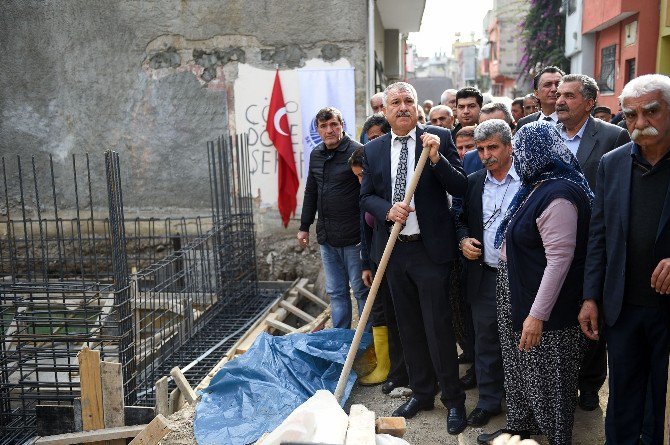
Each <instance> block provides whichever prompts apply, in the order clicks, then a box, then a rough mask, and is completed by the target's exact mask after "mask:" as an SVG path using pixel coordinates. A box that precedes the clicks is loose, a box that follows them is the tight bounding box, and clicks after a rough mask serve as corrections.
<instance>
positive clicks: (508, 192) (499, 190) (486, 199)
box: [482, 163, 521, 267]
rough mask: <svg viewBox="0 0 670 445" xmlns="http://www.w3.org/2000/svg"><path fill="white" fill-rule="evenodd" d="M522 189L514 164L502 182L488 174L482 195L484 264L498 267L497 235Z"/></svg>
mask: <svg viewBox="0 0 670 445" xmlns="http://www.w3.org/2000/svg"><path fill="white" fill-rule="evenodd" d="M519 187H521V180H520V179H519V175H518V174H517V173H516V170H515V169H514V163H512V166H511V167H510V169H509V171H508V172H507V176H505V179H503V180H502V181H498V180H497V179H496V178H494V177H493V175H491V172H489V171H487V172H486V179H484V191H483V193H482V224H483V225H484V262H485V263H486V264H488V265H489V266H491V267H498V259H499V258H500V251H499V250H498V249H496V248H495V247H494V243H495V240H496V233H497V232H498V227H499V226H500V223H501V222H502V219H503V217H504V216H505V212H507V208H508V207H509V205H510V203H511V202H512V198H514V195H516V192H517V191H518V190H519Z"/></svg>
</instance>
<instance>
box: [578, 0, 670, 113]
mask: <svg viewBox="0 0 670 445" xmlns="http://www.w3.org/2000/svg"><path fill="white" fill-rule="evenodd" d="M659 11H660V1H659V0H584V10H583V16H582V32H583V33H584V34H589V33H594V34H595V61H594V75H595V76H594V77H595V79H596V80H597V81H598V85H599V87H600V91H601V94H600V99H599V100H598V103H599V104H601V105H606V106H608V107H610V108H612V111H614V112H616V111H617V110H618V109H619V103H618V97H619V95H620V94H621V90H622V89H623V87H624V85H625V84H626V83H627V82H628V81H630V80H631V79H634V78H635V77H637V76H640V75H643V74H651V73H654V72H656V56H657V47H658V37H659Z"/></svg>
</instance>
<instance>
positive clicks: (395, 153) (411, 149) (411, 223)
mask: <svg viewBox="0 0 670 445" xmlns="http://www.w3.org/2000/svg"><path fill="white" fill-rule="evenodd" d="M407 136H409V139H408V140H407V182H406V184H405V191H407V189H408V188H409V182H410V181H411V180H412V176H413V175H414V159H415V150H416V127H415V128H414V129H412V131H410V132H409V133H408V134H407ZM397 137H398V135H397V134H395V133H394V132H393V130H391V198H393V194H394V192H395V177H396V174H397V173H398V163H399V162H400V150H401V148H402V142H400V141H399V140H397ZM409 205H410V207H414V197H413V196H412V201H410V204H409ZM420 232H421V230H420V229H419V220H418V219H416V212H411V213H410V214H409V217H408V218H407V221H406V223H405V227H403V229H402V230H401V231H400V233H401V234H402V235H414V234H416V233H420Z"/></svg>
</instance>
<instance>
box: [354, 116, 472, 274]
mask: <svg viewBox="0 0 670 445" xmlns="http://www.w3.org/2000/svg"><path fill="white" fill-rule="evenodd" d="M424 131H425V132H428V133H432V134H435V135H437V136H439V138H440V149H439V151H440V160H439V161H438V163H437V164H435V166H431V165H430V161H429V160H427V161H426V165H425V167H424V170H423V173H422V174H421V178H420V179H419V183H418V185H417V188H416V192H415V193H414V204H415V209H416V217H417V219H418V221H419V229H420V230H421V238H422V242H423V244H424V246H425V248H426V251H427V253H428V256H429V257H430V258H431V260H433V261H434V262H436V263H438V264H442V263H446V262H447V261H450V260H453V259H454V258H456V254H457V244H456V233H455V226H454V220H453V217H452V215H451V212H450V211H449V201H448V198H447V193H450V194H452V195H463V194H464V193H465V191H466V189H467V184H468V180H467V178H466V177H465V174H464V173H463V166H462V165H461V161H460V159H459V157H458V153H457V152H456V147H455V146H454V143H453V142H452V140H451V135H450V134H449V132H448V131H447V130H445V129H443V128H440V127H433V126H430V125H429V126H426V127H424V126H423V125H417V127H416V138H417V140H416V150H415V162H418V161H419V157H420V156H421V151H422V150H423V144H422V143H421V135H422V134H423V132H424ZM364 150H365V161H364V166H363V172H364V173H363V183H362V184H361V200H360V204H361V208H362V209H363V210H365V211H366V212H369V213H371V214H372V215H373V216H374V217H375V228H374V232H373V241H372V248H371V251H370V254H371V256H372V258H373V260H374V261H376V262H377V263H379V261H380V260H381V257H382V254H383V252H384V248H385V247H386V242H387V241H388V236H389V230H388V229H389V224H390V223H387V221H386V215H387V214H388V211H389V210H390V209H391V207H392V206H393V205H392V204H391V202H392V196H391V190H392V188H391V133H387V134H385V135H384V136H380V137H378V138H376V139H374V140H373V141H370V142H368V143H367V144H366V145H365V148H364Z"/></svg>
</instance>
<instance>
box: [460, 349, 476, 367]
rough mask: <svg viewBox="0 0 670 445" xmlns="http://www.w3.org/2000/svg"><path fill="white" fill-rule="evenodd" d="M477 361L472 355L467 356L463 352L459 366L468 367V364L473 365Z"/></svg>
mask: <svg viewBox="0 0 670 445" xmlns="http://www.w3.org/2000/svg"><path fill="white" fill-rule="evenodd" d="M474 361H475V359H474V357H473V356H472V354H466V353H465V352H463V353H462V354H461V355H459V356H458V364H459V365H466V364H468V363H473V362H474Z"/></svg>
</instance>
